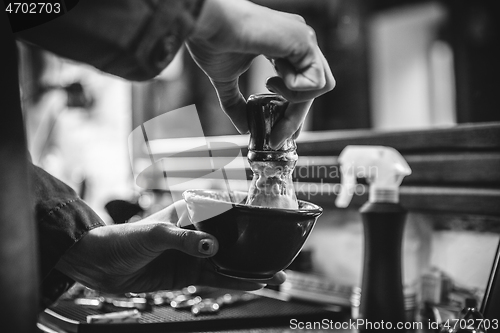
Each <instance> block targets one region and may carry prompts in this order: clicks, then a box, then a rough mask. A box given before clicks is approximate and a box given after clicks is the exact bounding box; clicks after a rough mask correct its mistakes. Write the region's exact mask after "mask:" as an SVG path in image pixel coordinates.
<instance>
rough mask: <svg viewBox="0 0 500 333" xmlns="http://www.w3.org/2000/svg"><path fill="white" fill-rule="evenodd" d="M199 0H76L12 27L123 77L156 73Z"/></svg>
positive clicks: (170, 56) (177, 45)
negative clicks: (60, 11)
mask: <svg viewBox="0 0 500 333" xmlns="http://www.w3.org/2000/svg"><path fill="white" fill-rule="evenodd" d="M202 3H203V1H202V0H161V1H153V0H149V1H146V0H81V1H80V2H79V3H78V5H77V6H76V7H75V8H74V9H72V10H71V11H69V12H68V13H67V14H65V15H63V16H61V17H59V18H57V19H54V20H52V21H50V22H47V23H45V24H43V25H41V26H37V27H35V28H32V29H28V30H25V31H22V32H20V33H18V36H19V37H21V38H22V39H24V40H25V41H28V42H31V43H34V44H37V45H40V46H42V47H43V48H45V49H48V50H50V51H52V52H54V53H56V54H59V55H61V56H64V57H68V58H71V59H74V60H78V61H82V62H86V63H88V64H91V65H93V66H95V67H97V68H98V69H100V70H102V71H105V72H108V73H111V74H115V75H118V76H120V77H123V78H126V79H129V80H147V79H150V78H153V77H154V76H156V75H158V74H159V73H160V72H161V70H163V69H164V68H165V66H166V65H167V64H168V63H169V62H170V61H171V60H172V59H173V57H174V55H175V53H176V52H177V51H178V49H179V48H180V46H181V45H182V42H183V40H184V39H185V37H186V36H187V35H188V34H189V32H190V31H191V30H192V28H193V25H194V23H195V19H196V17H197V15H198V13H199V11H200V9H201V6H202Z"/></svg>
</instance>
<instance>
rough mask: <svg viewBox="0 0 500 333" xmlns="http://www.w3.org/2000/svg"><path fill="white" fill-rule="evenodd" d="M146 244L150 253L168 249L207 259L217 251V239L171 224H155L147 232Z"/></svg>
mask: <svg viewBox="0 0 500 333" xmlns="http://www.w3.org/2000/svg"><path fill="white" fill-rule="evenodd" d="M147 235H148V237H147V238H148V239H147V240H146V242H147V243H146V244H145V245H144V246H147V247H148V248H149V249H151V251H154V252H163V251H166V250H169V249H174V250H178V251H182V252H184V253H186V254H189V255H191V256H194V257H199V258H207V257H211V256H213V255H215V254H216V253H217V251H218V250H219V243H218V242H217V239H216V238H215V237H214V236H212V235H210V234H207V233H205V232H202V231H196V230H188V229H182V228H179V227H177V226H175V225H174V224H171V223H157V224H156V225H155V226H154V227H153V228H152V229H151V230H148V231H147Z"/></svg>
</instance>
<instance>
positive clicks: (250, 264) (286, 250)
mask: <svg viewBox="0 0 500 333" xmlns="http://www.w3.org/2000/svg"><path fill="white" fill-rule="evenodd" d="M183 197H184V200H185V201H186V203H187V209H188V213H189V218H190V220H191V222H192V223H193V225H194V227H195V228H196V229H197V230H200V231H204V232H207V233H209V234H211V235H213V236H215V237H216V238H217V240H218V242H219V250H218V252H217V254H216V255H215V256H213V257H211V258H210V260H211V261H212V263H213V264H214V266H215V268H216V270H217V272H219V273H221V274H223V275H227V276H231V277H236V278H243V279H255V280H265V279H269V278H271V277H273V276H274V274H276V273H277V272H279V271H281V270H283V269H285V268H286V267H288V265H290V263H291V262H292V261H293V259H295V257H296V256H297V255H298V254H299V252H300V250H301V249H302V247H303V246H304V243H305V242H306V240H307V238H308V237H309V235H310V233H311V231H312V229H313V227H314V225H315V223H316V220H317V219H318V217H319V216H320V215H321V214H322V212H323V209H322V208H321V207H319V206H317V205H315V204H312V203H309V202H306V201H301V200H299V209H279V208H266V207H257V206H249V205H245V204H243V203H242V202H245V197H246V193H243V192H232V196H231V197H230V196H229V193H228V192H227V191H218V190H187V191H185V192H184V193H183ZM231 199H232V200H231ZM232 201H233V202H238V203H233V202H232Z"/></svg>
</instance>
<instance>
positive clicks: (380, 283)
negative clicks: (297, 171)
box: [335, 146, 411, 332]
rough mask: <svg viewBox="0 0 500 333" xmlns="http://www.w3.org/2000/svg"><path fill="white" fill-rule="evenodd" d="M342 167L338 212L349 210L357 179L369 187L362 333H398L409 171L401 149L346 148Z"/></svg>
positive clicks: (364, 217)
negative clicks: (402, 196)
mask: <svg viewBox="0 0 500 333" xmlns="http://www.w3.org/2000/svg"><path fill="white" fill-rule="evenodd" d="M339 163H340V165H341V172H342V178H341V181H342V186H341V191H340V193H339V195H338V197H337V199H336V202H335V204H336V205H337V207H347V206H348V205H349V202H350V201H351V198H352V195H353V192H354V189H355V187H356V180H357V178H365V179H366V180H367V182H368V184H369V200H368V202H367V203H365V204H364V205H363V206H362V207H361V209H360V213H361V216H362V220H363V228H364V265H363V280H362V286H361V305H360V311H359V314H360V316H359V319H363V320H364V321H363V323H364V325H362V328H361V331H362V332H372V331H373V332H380V331H381V329H382V331H386V330H389V329H391V326H392V330H396V325H397V323H404V322H405V309H404V296H403V283H402V269H401V268H402V263H401V245H402V240H403V230H404V222H405V219H406V214H407V212H406V210H405V209H404V208H403V207H402V206H400V205H399V185H400V184H401V182H402V180H403V178H404V177H405V176H407V175H409V174H411V169H410V167H409V166H408V163H407V162H406V161H405V159H404V158H403V157H402V156H401V154H400V153H399V152H398V151H397V150H395V149H394V148H391V147H384V146H347V147H346V148H345V149H344V150H343V151H342V153H341V154H340V156H339ZM380 325H384V326H380ZM389 325H390V326H389ZM383 328H385V329H383ZM399 331H405V330H404V329H401V330H399Z"/></svg>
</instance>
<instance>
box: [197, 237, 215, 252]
mask: <svg viewBox="0 0 500 333" xmlns="http://www.w3.org/2000/svg"><path fill="white" fill-rule="evenodd" d="M198 252H200V253H202V254H212V253H214V241H213V240H211V239H209V238H205V239H202V240H201V241H200V243H199V244H198Z"/></svg>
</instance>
